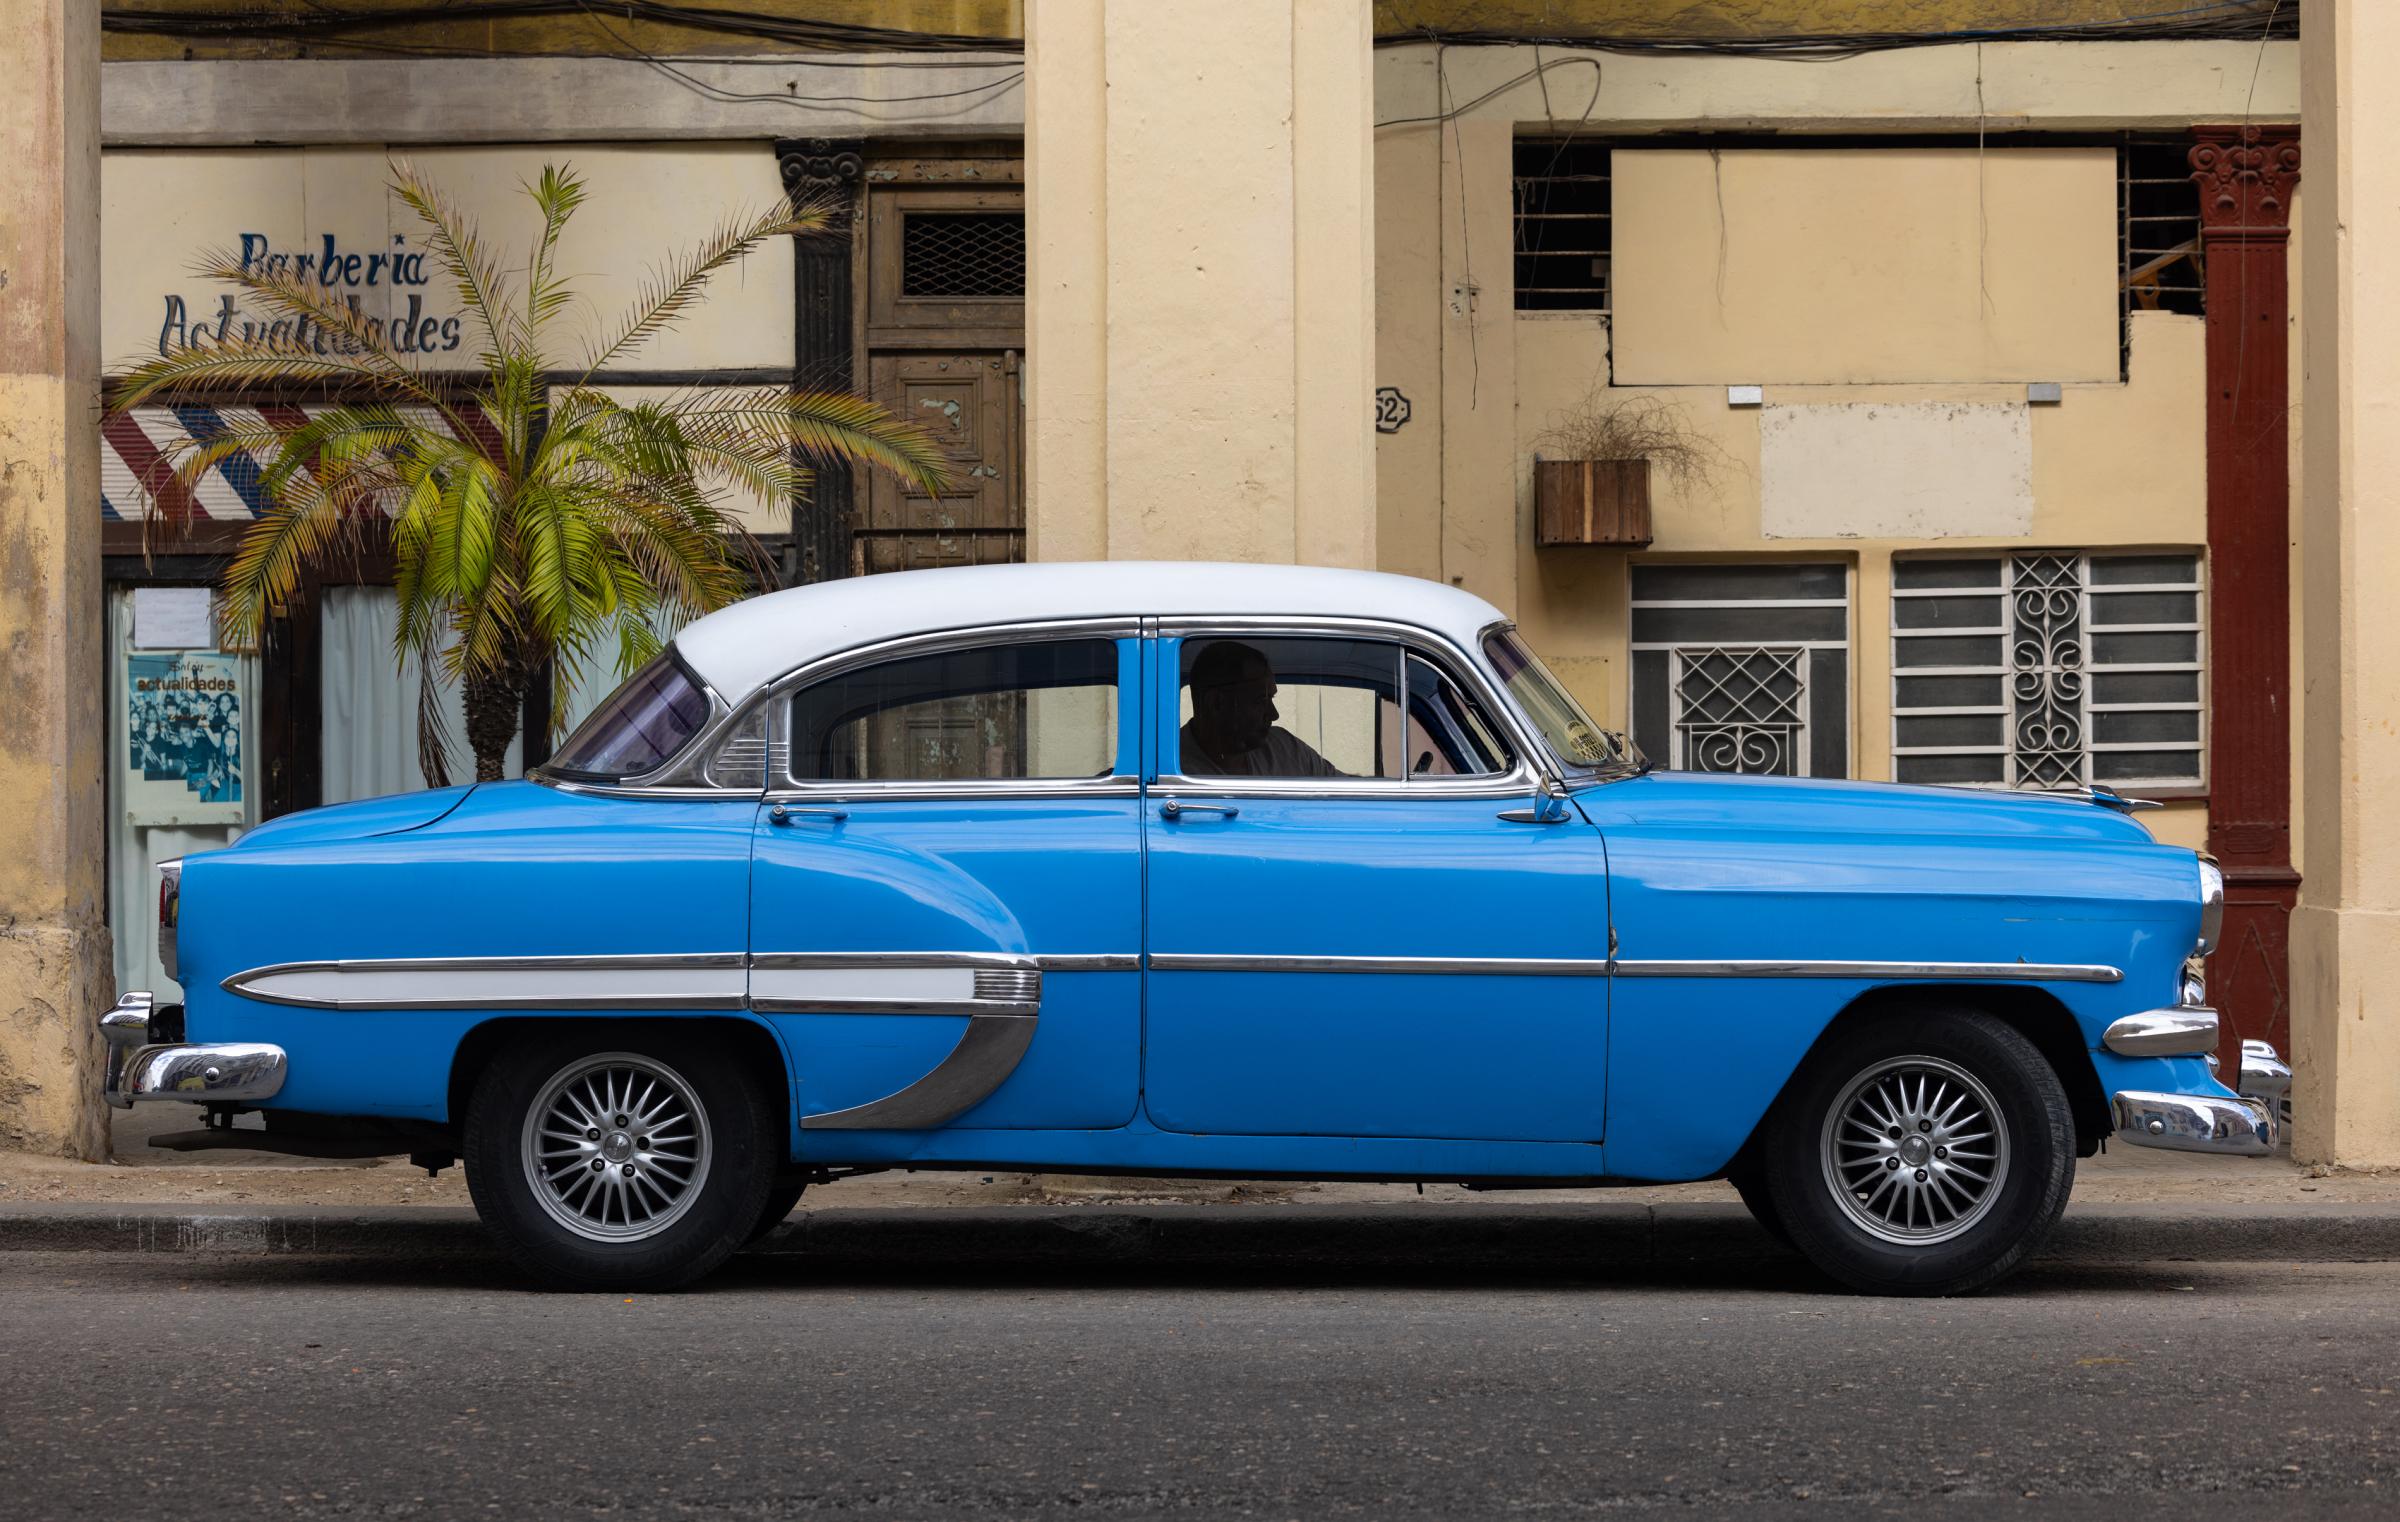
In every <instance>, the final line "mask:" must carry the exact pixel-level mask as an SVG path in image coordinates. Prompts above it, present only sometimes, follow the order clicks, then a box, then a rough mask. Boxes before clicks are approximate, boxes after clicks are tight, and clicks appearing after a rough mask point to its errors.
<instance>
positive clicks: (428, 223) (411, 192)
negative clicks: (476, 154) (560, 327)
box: [390, 158, 531, 369]
mask: <svg viewBox="0 0 2400 1522" xmlns="http://www.w3.org/2000/svg"><path fill="white" fill-rule="evenodd" d="M390 168H391V175H392V191H393V193H394V194H395V195H397V196H399V197H400V199H401V200H402V201H403V202H405V203H407V205H408V208H409V210H411V211H413V212H415V213H416V214H417V218H418V220H419V221H421V222H423V223H424V224H425V229H426V233H427V240H426V241H427V242H428V243H430V244H431V245H432V247H433V254H434V257H435V258H436V259H438V260H440V261H441V265H442V268H443V269H445V270H447V271H448V272H449V274H450V278H451V281H452V282H453V284H455V285H456V286H457V288H458V300H459V304H460V305H461V306H463V307H465V308H466V309H467V315H468V316H470V317H472V318H474V319H475V322H476V324H477V326H479V327H481V328H482V329H483V333H484V339H485V343H484V349H483V353H482V355H481V357H480V358H481V363H482V364H483V366H484V367H485V368H486V369H491V368H493V367H495V366H497V365H498V364H499V363H500V360H501V356H502V355H504V354H506V353H508V352H509V351H510V350H511V349H514V348H517V347H519V346H520V345H522V344H525V343H528V342H530V340H531V335H530V334H529V333H527V332H525V331H524V325H523V323H522V322H521V321H520V320H519V319H518V316H517V313H516V309H515V308H514V307H513V306H511V305H510V304H509V300H508V293H507V288H506V287H505V286H504V285H503V284H502V282H501V274H500V266H499V264H498V263H497V262H496V261H495V260H494V258H493V255H492V251H491V250H490V249H489V248H488V247H486V246H485V245H484V242H483V238H482V235H481V233H480V232H479V231H478V230H477V228H476V226H475V221H474V219H473V218H472V217H469V216H468V215H467V214H466V213H465V212H462V211H460V210H459V209H458V207H457V206H455V205H453V204H452V203H451V201H450V199H449V197H447V196H445V195H443V194H442V192H441V189H440V187H438V186H436V185H435V184H434V183H433V182H432V181H430V180H428V179H426V178H425V177H424V176H423V175H421V174H419V173H418V172H417V167H416V165H415V164H413V163H411V162H410V161H409V160H407V159H404V158H395V159H393V160H392V161H391V164H390Z"/></svg>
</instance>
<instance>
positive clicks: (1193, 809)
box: [1158, 798, 1241, 819]
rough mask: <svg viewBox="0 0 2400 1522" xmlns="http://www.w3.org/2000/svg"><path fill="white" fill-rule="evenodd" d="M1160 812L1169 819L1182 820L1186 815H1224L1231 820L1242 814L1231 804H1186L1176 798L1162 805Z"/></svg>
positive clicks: (1159, 808) (1159, 807)
mask: <svg viewBox="0 0 2400 1522" xmlns="http://www.w3.org/2000/svg"><path fill="white" fill-rule="evenodd" d="M1158 811H1159V813H1160V814H1162V815H1164V816H1165V817H1166V818H1169V819H1181V818H1182V817H1183V816H1184V815H1186V814H1222V815H1224V816H1225V817H1226V818H1228V819H1231V818H1232V817H1233V816H1234V815H1236V814H1239V813H1240V812H1241V810H1240V809H1238V808H1235V807H1234V806H1233V805H1232V804H1230V803H1185V802H1183V801H1181V800H1180V799H1175V798H1169V799H1168V800H1167V801H1166V802H1164V803H1162V804H1160V805H1159V806H1158Z"/></svg>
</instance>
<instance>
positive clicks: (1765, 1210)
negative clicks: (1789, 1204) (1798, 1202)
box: [1725, 1166, 1792, 1247]
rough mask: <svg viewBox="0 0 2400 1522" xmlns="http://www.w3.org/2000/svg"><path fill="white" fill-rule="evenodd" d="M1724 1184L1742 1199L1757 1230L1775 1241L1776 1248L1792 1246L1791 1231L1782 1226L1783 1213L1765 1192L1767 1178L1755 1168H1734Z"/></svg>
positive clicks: (1726, 1176) (1773, 1198) (1772, 1198)
mask: <svg viewBox="0 0 2400 1522" xmlns="http://www.w3.org/2000/svg"><path fill="white" fill-rule="evenodd" d="M1725 1182H1726V1183H1728V1184H1731V1185H1732V1186H1733V1192H1734V1193H1735V1194H1738V1195H1740V1196H1741V1197H1742V1204H1743V1205H1744V1207H1746V1208H1747V1209H1748V1210H1749V1212H1750V1219H1752V1220H1754V1221H1756V1222H1757V1223H1758V1225H1759V1229H1760V1230H1762V1231H1764V1232H1765V1233H1766V1234H1767V1235H1768V1236H1770V1237H1773V1238H1774V1239H1775V1245H1776V1246H1778V1247H1790V1246H1791V1245H1792V1229H1791V1228H1790V1227H1788V1226H1786V1225H1784V1224H1783V1212H1782V1211H1780V1210H1778V1209H1776V1208H1775V1197H1774V1196H1773V1195H1771V1194H1769V1193H1768V1192H1767V1176H1766V1174H1765V1173H1764V1172H1762V1171H1760V1170H1759V1169H1758V1168H1757V1167H1755V1166H1744V1167H1740V1168H1736V1169H1735V1170H1733V1171H1732V1172H1731V1173H1728V1174H1726V1175H1725Z"/></svg>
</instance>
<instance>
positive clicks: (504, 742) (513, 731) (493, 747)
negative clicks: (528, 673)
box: [466, 670, 525, 782]
mask: <svg viewBox="0 0 2400 1522" xmlns="http://www.w3.org/2000/svg"><path fill="white" fill-rule="evenodd" d="M466 697H467V743H468V744H469V745H472V746H473V747H474V748H475V780H476V781H478V782H498V781H499V780H500V779H501V777H502V776H504V775H505V774H506V772H507V769H508V743H509V742H510V741H511V740H514V739H515V738H516V737H517V726H518V724H519V722H520V721H521V720H522V719H523V717H524V713H525V679H524V676H523V674H522V673H521V672H518V671H515V670H510V671H508V672H506V673H504V674H496V675H492V676H470V677H468V678H467V694H466Z"/></svg>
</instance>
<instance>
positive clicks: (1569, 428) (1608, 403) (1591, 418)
mask: <svg viewBox="0 0 2400 1522" xmlns="http://www.w3.org/2000/svg"><path fill="white" fill-rule="evenodd" d="M1533 448H1534V453H1535V454H1536V455H1537V456H1539V457H1541V458H1544V459H1553V460H1648V461H1649V462H1650V465H1651V468H1652V469H1653V470H1655V471H1657V472H1658V473H1659V474H1660V475H1662V476H1665V477H1666V478H1667V480H1668V481H1669V482H1670V483H1672V484H1673V485H1674V486H1676V487H1677V488H1678V489H1680V490H1684V491H1690V490H1693V489H1696V488H1706V487H1708V486H1711V485H1713V484H1715V482H1716V479H1717V472H1718V471H1719V470H1720V469H1721V468H1723V467H1724V466H1725V465H1727V464H1730V463H1731V460H1730V458H1729V457H1728V456H1727V455H1726V453H1725V451H1724V450H1722V449H1720V448H1718V447H1717V446H1716V444H1715V443H1714V442H1712V441H1711V440H1710V439H1709V438H1708V437H1707V436H1706V435H1704V434H1702V433H1700V432H1699V431H1698V430H1697V429H1695V428H1693V426H1692V424H1691V420H1690V419H1689V418H1687V417H1685V416H1684V411H1683V408H1682V407H1681V406H1679V405H1677V404H1676V403H1674V402H1671V401H1669V400H1667V399H1666V398H1665V397H1663V396H1651V395H1648V394H1645V393H1642V392H1630V393H1623V392H1617V391H1614V390H1612V389H1611V388H1609V387H1607V386H1604V385H1595V386H1594V387H1592V388H1591V389H1590V390H1589V391H1586V392H1585V393H1584V394H1583V397H1582V399H1581V400H1580V401H1577V402H1576V403H1575V404H1574V405H1572V406H1569V407H1562V408H1560V409H1559V410H1558V411H1556V412H1553V413H1551V414H1550V426H1549V427H1547V428H1545V429H1543V430H1542V431H1541V432H1540V433H1538V434H1536V435H1534V439H1533Z"/></svg>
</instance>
